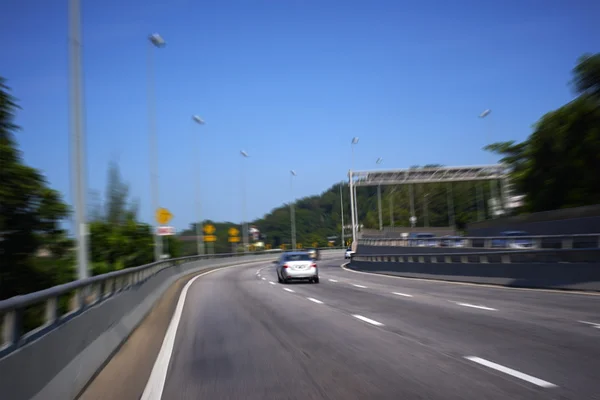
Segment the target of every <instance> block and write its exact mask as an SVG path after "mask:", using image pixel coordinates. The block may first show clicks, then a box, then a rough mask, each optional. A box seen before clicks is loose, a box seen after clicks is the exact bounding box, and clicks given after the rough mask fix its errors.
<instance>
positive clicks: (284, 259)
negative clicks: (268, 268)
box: [273, 251, 319, 283]
mask: <svg viewBox="0 0 600 400" xmlns="http://www.w3.org/2000/svg"><path fill="white" fill-rule="evenodd" d="M273 263H274V264H275V265H276V266H275V270H276V272H277V280H278V281H279V283H287V282H290V281H293V280H308V281H309V282H314V283H319V268H318V267H317V264H316V263H315V261H314V260H313V259H312V258H311V257H310V254H308V253H307V252H301V251H294V252H288V253H283V254H282V255H281V257H280V258H279V260H277V261H273Z"/></svg>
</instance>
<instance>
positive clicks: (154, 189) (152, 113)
mask: <svg viewBox="0 0 600 400" xmlns="http://www.w3.org/2000/svg"><path fill="white" fill-rule="evenodd" d="M148 39H149V41H150V43H149V45H148V138H149V141H150V187H151V189H150V190H151V197H152V217H154V214H155V213H156V212H157V211H158V208H159V205H160V202H159V190H158V149H157V143H156V99H155V95H154V84H155V82H154V47H161V46H163V45H164V41H163V40H162V38H161V37H160V36H159V35H158V34H154V35H151V36H150V37H149V38H148ZM154 227H155V230H154V260H155V261H158V260H160V258H161V255H162V252H163V250H162V238H161V237H160V236H158V232H157V229H156V228H157V227H158V223H157V222H155V223H154Z"/></svg>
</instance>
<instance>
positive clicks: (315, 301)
mask: <svg viewBox="0 0 600 400" xmlns="http://www.w3.org/2000/svg"><path fill="white" fill-rule="evenodd" d="M307 299H309V300H310V301H312V302H313V303H317V304H323V302H322V301H321V300H317V299H313V298H312V297H307Z"/></svg>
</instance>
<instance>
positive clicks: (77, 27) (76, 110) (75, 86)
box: [69, 0, 89, 279]
mask: <svg viewBox="0 0 600 400" xmlns="http://www.w3.org/2000/svg"><path fill="white" fill-rule="evenodd" d="M69 6H70V7H69V33H70V41H69V45H70V53H69V54H70V57H69V58H70V64H71V74H70V75H71V84H70V89H71V90H70V92H71V93H70V95H71V96H70V97H71V140H72V144H71V160H72V161H71V171H72V185H73V198H74V204H75V237H76V240H77V266H78V277H79V279H85V278H87V277H88V275H89V272H88V242H87V220H86V210H85V204H86V201H85V192H86V182H85V175H86V174H85V133H84V130H83V95H82V92H83V90H82V72H81V69H82V67H81V7H80V2H79V0H70V2H69Z"/></svg>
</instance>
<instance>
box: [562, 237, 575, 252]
mask: <svg viewBox="0 0 600 400" xmlns="http://www.w3.org/2000/svg"><path fill="white" fill-rule="evenodd" d="M561 242H562V246H561V247H562V248H563V249H572V248H573V239H572V238H565V239H563V240H561Z"/></svg>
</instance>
